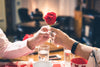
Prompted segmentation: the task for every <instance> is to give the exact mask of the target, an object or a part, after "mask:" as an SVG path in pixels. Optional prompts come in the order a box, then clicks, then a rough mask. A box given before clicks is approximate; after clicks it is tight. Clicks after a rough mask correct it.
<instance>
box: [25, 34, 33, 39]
mask: <svg viewBox="0 0 100 67" xmlns="http://www.w3.org/2000/svg"><path fill="white" fill-rule="evenodd" d="M30 37H33V34H30V35H29V34H26V35H25V36H24V38H23V40H26V39H27V38H30Z"/></svg>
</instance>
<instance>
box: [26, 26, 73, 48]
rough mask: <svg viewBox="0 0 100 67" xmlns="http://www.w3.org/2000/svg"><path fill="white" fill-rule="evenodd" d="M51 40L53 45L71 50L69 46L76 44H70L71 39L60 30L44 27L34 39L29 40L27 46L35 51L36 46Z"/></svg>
mask: <svg viewBox="0 0 100 67" xmlns="http://www.w3.org/2000/svg"><path fill="white" fill-rule="evenodd" d="M49 38H51V39H52V43H54V44H56V45H62V46H64V47H67V48H69V49H70V46H69V45H67V44H69V43H74V42H70V41H71V40H70V37H69V36H68V35H67V34H65V33H64V32H62V31H61V30H60V29H56V28H53V27H50V26H43V27H41V29H40V30H39V31H37V33H36V34H35V35H34V36H33V37H32V38H29V39H28V42H27V43H28V44H27V45H28V47H29V48H30V49H32V50H33V49H34V48H35V46H38V45H41V44H43V43H45V42H46V41H48V39H49Z"/></svg>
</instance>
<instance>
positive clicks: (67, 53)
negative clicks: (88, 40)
mask: <svg viewBox="0 0 100 67" xmlns="http://www.w3.org/2000/svg"><path fill="white" fill-rule="evenodd" d="M72 58H73V54H72V53H71V50H68V49H66V48H64V61H65V67H70V62H71V59H72Z"/></svg>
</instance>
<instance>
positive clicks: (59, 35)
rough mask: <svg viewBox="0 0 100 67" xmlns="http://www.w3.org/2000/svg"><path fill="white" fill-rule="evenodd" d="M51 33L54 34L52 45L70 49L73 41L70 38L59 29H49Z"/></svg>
mask: <svg viewBox="0 0 100 67" xmlns="http://www.w3.org/2000/svg"><path fill="white" fill-rule="evenodd" d="M51 31H53V32H55V34H53V35H54V44H57V45H61V46H64V47H66V48H67V49H71V47H72V45H73V43H74V42H75V40H73V39H72V38H70V37H69V36H68V35H67V34H66V33H64V32H62V31H61V30H60V29H56V28H53V27H51Z"/></svg>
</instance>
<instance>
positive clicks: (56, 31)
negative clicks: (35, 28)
mask: <svg viewBox="0 0 100 67" xmlns="http://www.w3.org/2000/svg"><path fill="white" fill-rule="evenodd" d="M50 30H51V31H53V32H55V33H59V32H61V31H60V30H59V29H56V28H53V27H51V29H50Z"/></svg>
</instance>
